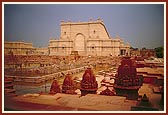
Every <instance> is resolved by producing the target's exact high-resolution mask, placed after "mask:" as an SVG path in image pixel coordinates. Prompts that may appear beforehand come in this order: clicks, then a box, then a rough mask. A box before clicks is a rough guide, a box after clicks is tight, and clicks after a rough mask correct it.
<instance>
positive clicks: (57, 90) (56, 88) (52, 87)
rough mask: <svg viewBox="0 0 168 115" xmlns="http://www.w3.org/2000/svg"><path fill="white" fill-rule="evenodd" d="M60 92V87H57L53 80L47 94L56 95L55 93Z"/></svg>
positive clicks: (55, 81)
mask: <svg viewBox="0 0 168 115" xmlns="http://www.w3.org/2000/svg"><path fill="white" fill-rule="evenodd" d="M60 92H61V89H60V86H59V84H58V82H57V80H54V81H53V82H52V85H51V88H50V93H49V94H56V93H60Z"/></svg>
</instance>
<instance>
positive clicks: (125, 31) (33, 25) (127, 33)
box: [4, 4, 164, 48]
mask: <svg viewBox="0 0 168 115" xmlns="http://www.w3.org/2000/svg"><path fill="white" fill-rule="evenodd" d="M90 18H92V19H94V20H97V19H98V18H101V19H102V20H103V21H104V24H105V26H106V28H107V31H108V32H109V34H110V36H111V37H113V38H115V37H116V35H119V36H120V37H121V38H122V39H123V40H124V41H126V42H129V43H130V44H131V45H132V46H133V47H139V48H142V47H146V48H155V47H158V46H163V45H164V5H162V4H48V5H45V4H43V5H42V4H41V5H39V4H20V5H16V4H6V5H5V6H4V32H5V33H4V35H5V36H4V37H5V38H4V39H5V41H21V40H24V41H26V42H32V43H33V46H35V47H47V46H48V42H49V39H51V38H59V36H60V21H61V20H64V21H67V20H71V21H72V22H78V21H81V22H82V21H84V22H86V21H89V19H90Z"/></svg>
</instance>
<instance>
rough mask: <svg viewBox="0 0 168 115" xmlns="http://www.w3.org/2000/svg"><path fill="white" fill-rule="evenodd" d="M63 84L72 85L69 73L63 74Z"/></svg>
mask: <svg viewBox="0 0 168 115" xmlns="http://www.w3.org/2000/svg"><path fill="white" fill-rule="evenodd" d="M63 85H73V80H72V79H71V75H70V74H67V75H66V76H65V79H64V82H63Z"/></svg>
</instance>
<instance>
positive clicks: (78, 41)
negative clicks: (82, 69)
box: [48, 19, 130, 56]
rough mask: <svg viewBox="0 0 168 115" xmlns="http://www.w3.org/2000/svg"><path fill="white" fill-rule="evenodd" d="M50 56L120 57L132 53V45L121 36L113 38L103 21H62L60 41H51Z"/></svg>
mask: <svg viewBox="0 0 168 115" xmlns="http://www.w3.org/2000/svg"><path fill="white" fill-rule="evenodd" d="M48 47H49V55H58V56H67V55H70V54H71V53H72V51H78V54H79V55H81V56H88V55H94V56H109V55H113V56H118V55H126V54H129V53H130V45H129V44H128V43H127V44H124V42H123V41H122V40H121V39H120V37H119V36H116V38H115V39H113V38H111V37H110V35H109V33H108V31H107V29H106V27H105V24H104V23H103V21H102V20H100V19H98V20H96V21H93V20H90V21H89V22H70V21H68V22H64V21H61V35H60V39H51V40H49V46H48Z"/></svg>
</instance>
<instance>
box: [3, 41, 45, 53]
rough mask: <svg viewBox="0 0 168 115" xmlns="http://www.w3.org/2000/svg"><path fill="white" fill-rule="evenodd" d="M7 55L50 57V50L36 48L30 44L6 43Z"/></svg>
mask: <svg viewBox="0 0 168 115" xmlns="http://www.w3.org/2000/svg"><path fill="white" fill-rule="evenodd" d="M4 54H5V55H11V54H13V55H48V48H47V47H44V48H35V47H33V44H32V43H30V42H24V41H17V42H9V41H5V42H4Z"/></svg>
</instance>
